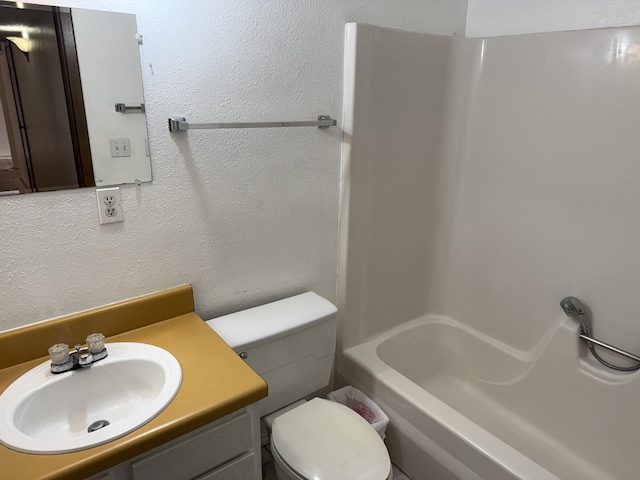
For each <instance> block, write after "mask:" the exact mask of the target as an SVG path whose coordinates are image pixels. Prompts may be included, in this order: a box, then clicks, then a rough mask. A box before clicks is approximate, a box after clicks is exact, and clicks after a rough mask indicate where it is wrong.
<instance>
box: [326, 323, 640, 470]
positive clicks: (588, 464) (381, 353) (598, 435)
mask: <svg viewBox="0 0 640 480" xmlns="http://www.w3.org/2000/svg"><path fill="white" fill-rule="evenodd" d="M577 329H578V327H577V324H574V323H573V322H571V321H570V320H568V319H567V320H563V321H562V322H560V323H558V324H557V325H556V327H555V328H554V329H553V331H551V332H549V334H548V335H547V337H546V338H544V339H542V340H541V341H540V342H539V344H538V345H536V347H535V348H534V349H532V350H531V351H529V352H522V351H518V350H515V349H512V348H510V347H509V346H507V345H504V344H501V343H500V342H497V341H495V340H494V339H492V338H489V337H486V336H484V335H483V334H481V333H479V332H476V331H474V330H472V329H470V328H468V327H466V326H464V325H462V324H460V323H458V322H455V321H453V320H450V319H447V318H443V317H434V316H425V317H421V318H419V319H416V320H413V321H411V322H408V323H406V324H404V325H401V326H399V327H397V328H394V329H393V330H390V331H388V332H386V333H384V334H382V335H380V336H378V337H376V338H375V339H373V340H371V341H369V342H367V343H365V344H362V345H358V346H356V347H352V348H349V349H347V350H346V351H345V352H344V354H343V355H342V356H341V357H340V359H339V362H338V375H339V377H342V379H344V380H345V381H347V382H348V383H351V384H353V385H354V386H356V387H358V388H360V389H361V390H362V391H364V392H365V393H367V394H368V395H370V396H371V397H372V398H373V399H374V400H375V401H376V402H377V403H379V404H380V406H381V407H382V408H383V410H385V412H386V413H387V414H388V415H389V417H390V419H391V423H390V426H389V430H388V437H387V438H388V439H387V445H388V447H389V451H390V453H391V457H392V459H393V461H394V463H395V464H397V465H398V466H400V467H401V468H402V469H403V470H404V471H405V472H406V473H407V474H409V475H411V476H412V477H413V478H415V479H416V480H420V479H435V480H446V479H465V480H466V479H485V480H503V479H505V480H513V479H522V480H558V479H562V480H631V479H635V478H640V411H639V410H638V408H639V407H640V383H639V381H638V378H640V377H639V375H640V373H635V374H620V373H615V372H612V371H607V370H604V368H600V367H599V366H597V365H596V364H595V363H592V362H591V361H590V359H589V357H588V355H587V352H586V351H585V350H586V349H585V347H584V346H583V345H582V344H580V342H579V341H578V337H577Z"/></svg>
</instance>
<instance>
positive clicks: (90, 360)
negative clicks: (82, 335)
mask: <svg viewBox="0 0 640 480" xmlns="http://www.w3.org/2000/svg"><path fill="white" fill-rule="evenodd" d="M107 355H108V352H107V348H106V347H105V345H104V335H103V334H101V333H92V334H91V335H89V336H88V337H87V344H86V346H84V347H83V346H82V345H81V344H79V343H78V344H76V345H74V349H73V350H72V351H71V352H70V351H69V345H67V344H65V343H57V344H55V345H53V346H51V347H49V356H50V357H51V373H63V372H68V371H69V370H73V369H76V368H89V367H90V366H91V365H93V364H94V363H95V362H97V361H99V360H102V359H103V358H105V357H106V356H107Z"/></svg>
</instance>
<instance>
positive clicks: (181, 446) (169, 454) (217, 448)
mask: <svg viewBox="0 0 640 480" xmlns="http://www.w3.org/2000/svg"><path fill="white" fill-rule="evenodd" d="M250 447H251V415H250V414H249V413H244V414H243V415H240V416H239V417H236V418H234V419H232V420H229V421H228V422H226V423H223V424H222V425H216V426H214V427H212V428H210V429H207V430H205V431H204V432H201V433H199V434H198V435H196V436H194V437H190V438H188V439H185V440H182V441H180V442H177V443H175V444H173V445H171V446H169V447H167V448H164V449H162V450H160V451H158V452H156V453H153V454H151V455H148V456H146V457H144V458H142V459H140V460H137V461H135V462H133V463H132V464H131V470H132V472H133V478H134V479H135V480H189V479H192V478H194V477H197V476H198V475H201V474H202V473H203V472H208V471H209V470H211V469H213V468H216V467H218V466H219V465H222V464H223V463H225V462H228V461H229V460H231V459H232V458H235V457H237V456H238V455H241V454H243V453H244V452H246V451H248V450H249V449H250Z"/></svg>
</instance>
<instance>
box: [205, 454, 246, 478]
mask: <svg viewBox="0 0 640 480" xmlns="http://www.w3.org/2000/svg"><path fill="white" fill-rule="evenodd" d="M254 462H255V458H253V453H249V454H248V455H244V456H242V457H240V458H238V459H237V460H234V461H233V462H230V463H229V464H228V465H225V466H224V467H221V468H218V469H216V470H214V471H213V472H209V473H206V474H204V475H203V476H201V477H198V478H196V480H256V479H255V464H254Z"/></svg>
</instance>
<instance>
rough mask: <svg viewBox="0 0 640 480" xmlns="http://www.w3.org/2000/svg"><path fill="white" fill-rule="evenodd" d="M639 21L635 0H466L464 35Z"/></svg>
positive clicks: (512, 32)
mask: <svg viewBox="0 0 640 480" xmlns="http://www.w3.org/2000/svg"><path fill="white" fill-rule="evenodd" d="M638 24H640V6H638V1H637V0H535V1H532V0H469V5H468V10H467V26H466V36H468V37H485V36H495V35H516V34H522V33H534V32H554V31H561V30H580V29H584V28H601V27H619V26H624V25H638Z"/></svg>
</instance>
